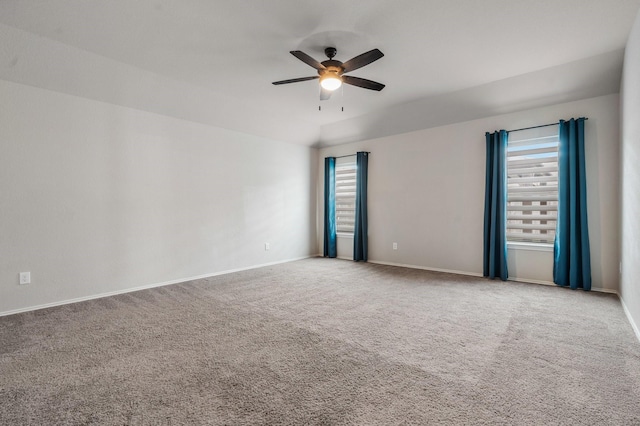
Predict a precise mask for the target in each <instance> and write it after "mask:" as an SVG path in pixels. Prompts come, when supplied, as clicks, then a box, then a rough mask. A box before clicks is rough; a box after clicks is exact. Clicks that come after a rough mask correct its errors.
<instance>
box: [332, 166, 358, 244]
mask: <svg viewBox="0 0 640 426" xmlns="http://www.w3.org/2000/svg"><path fill="white" fill-rule="evenodd" d="M355 161H356V157H355V155H354V156H349V157H344V158H338V159H337V160H336V230H337V232H339V233H343V234H353V231H354V228H355V219H356V163H355Z"/></svg>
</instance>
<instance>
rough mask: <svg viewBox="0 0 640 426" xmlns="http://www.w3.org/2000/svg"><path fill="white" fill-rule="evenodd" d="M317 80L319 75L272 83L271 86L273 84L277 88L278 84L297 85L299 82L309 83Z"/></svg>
mask: <svg viewBox="0 0 640 426" xmlns="http://www.w3.org/2000/svg"><path fill="white" fill-rule="evenodd" d="M318 78H320V76H319V75H315V76H313V77H300V78H291V79H289V80H280V81H274V82H273V83H272V84H275V85H276V86H277V85H279V84H289V83H298V82H299V81H309V80H315V79H318Z"/></svg>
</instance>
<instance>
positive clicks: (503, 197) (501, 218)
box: [483, 130, 509, 281]
mask: <svg viewBox="0 0 640 426" xmlns="http://www.w3.org/2000/svg"><path fill="white" fill-rule="evenodd" d="M507 139H508V134H507V131H506V130H500V131H499V132H494V133H487V134H486V143H487V169H486V180H485V188H484V267H483V275H484V276H485V277H489V278H491V279H494V278H500V279H501V280H503V281H506V279H507V278H508V277H509V273H508V271H507V235H506V233H507V167H506V161H507Z"/></svg>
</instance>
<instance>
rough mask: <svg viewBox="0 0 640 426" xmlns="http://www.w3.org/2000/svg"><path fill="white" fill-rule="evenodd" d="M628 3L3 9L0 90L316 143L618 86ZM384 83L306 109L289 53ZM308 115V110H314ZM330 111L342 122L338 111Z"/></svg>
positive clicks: (405, 0)
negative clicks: (349, 64) (346, 65)
mask: <svg viewBox="0 0 640 426" xmlns="http://www.w3.org/2000/svg"><path fill="white" fill-rule="evenodd" d="M639 8H640V0H616V1H610V0H528V1H523V0H482V1H478V0H475V1H474V0H395V1H388V0H367V1H344V0H342V1H336V0H324V1H317V0H316V1H309V0H270V1H261V0H233V1H231V0H229V1H223V0H217V1H206V0H180V1H171V0H136V1H131V0H95V1H86V0H47V1H43V0H26V1H25V0H3V1H2V2H0V40H2V43H1V46H0V49H1V51H2V55H0V78H2V79H5V80H9V81H14V82H18V83H23V84H28V85H32V86H36V87H42V88H46V89H51V90H56V91H60V92H63V93H68V94H71V95H76V96H82V97H86V98H90V99H95V100H99V101H104V102H110V103H114V104H118V105H123V106H127V107H132V108H138V109H142V110H146V111H150V112H154V113H159V114H165V115H169V116H174V117H178V118H182V119H187V120H192V121H196V122H201V123H206V124H211V125H215V126H218V127H223V128H228V129H232V130H237V131H240V132H244V133H249V134H254V135H258V136H261V137H265V138H269V139H276V140H282V141H287V142H294V143H300V144H305V145H312V146H324V145H331V144H337V143H343V142H349V141H353V140H359V139H364V138H374V137H379V136H386V135H389V134H394V133H401V132H405V131H411V130H416V129H419V128H425V127H430V126H437V125H442V124H448V123H452V122H456V121H463V120H469V119H474V118H480V117H483V116H489V115H494V114H498V113H506V112H511V111H517V110H521V109H524V108H531V107H536V106H543V105H546V104H549V103H557V102H563V101H570V100H575V99H580V98H586V97H591V96H598V95H603V94H607V93H615V92H617V91H618V89H619V84H620V72H621V64H622V57H623V49H624V46H625V42H626V40H627V37H628V34H629V30H630V28H631V24H632V23H633V20H634V18H635V16H636V14H637V13H638V9H639ZM328 46H333V47H336V48H337V49H338V54H337V56H336V59H339V60H342V61H346V60H347V59H349V58H351V57H353V56H356V55H358V54H360V53H362V52H365V51H368V50H371V49H373V48H379V49H380V50H381V51H382V52H384V54H385V56H384V57H383V58H382V59H380V60H378V61H376V62H374V63H372V64H371V65H369V66H367V67H365V68H361V69H359V70H357V71H354V72H353V73H352V74H353V75H355V76H358V77H363V78H367V79H371V80H376V81H380V82H382V83H384V84H386V88H385V89H384V90H383V91H381V92H374V91H369V90H365V89H360V88H356V87H352V86H346V87H345V88H344V90H343V91H339V92H337V93H335V94H334V96H332V99H331V100H329V101H323V102H320V101H319V99H318V83H317V80H314V81H307V82H302V83H295V84H290V85H283V86H274V85H272V84H271V82H272V81H276V80H282V79H287V78H295V77H304V76H312V75H314V74H315V71H314V70H313V69H312V68H310V67H309V66H307V65H306V64H304V63H303V62H301V61H299V60H298V59H296V58H295V57H293V56H292V55H290V54H289V51H290V50H302V51H304V52H306V53H308V54H309V55H311V56H313V57H314V58H316V59H318V60H320V61H322V60H324V59H326V58H325V57H324V53H323V50H324V48H325V47H328ZM319 105H322V110H321V111H319V110H318V106H319ZM343 108H344V111H343V110H342V109H343Z"/></svg>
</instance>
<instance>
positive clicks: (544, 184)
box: [507, 126, 559, 245]
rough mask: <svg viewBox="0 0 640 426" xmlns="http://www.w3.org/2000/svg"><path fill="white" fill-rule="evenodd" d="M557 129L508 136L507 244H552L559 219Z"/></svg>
mask: <svg viewBox="0 0 640 426" xmlns="http://www.w3.org/2000/svg"><path fill="white" fill-rule="evenodd" d="M558 143H559V141H558V127H557V126H550V127H543V128H538V129H529V130H524V131H519V132H513V133H509V142H508V145H507V242H521V243H540V244H546V245H549V244H553V240H554V238H555V233H556V220H557V217H558Z"/></svg>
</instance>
